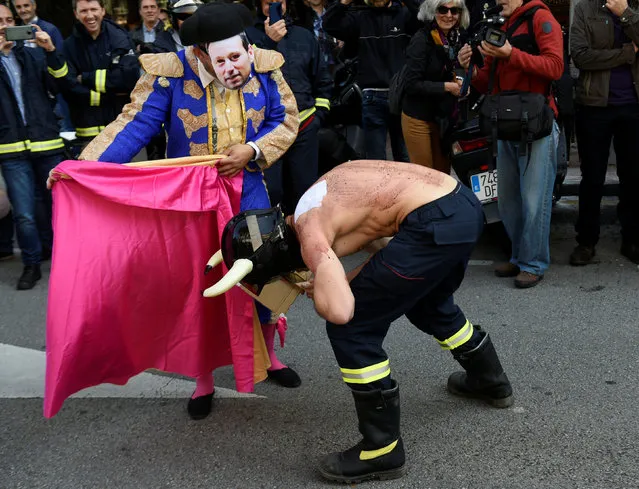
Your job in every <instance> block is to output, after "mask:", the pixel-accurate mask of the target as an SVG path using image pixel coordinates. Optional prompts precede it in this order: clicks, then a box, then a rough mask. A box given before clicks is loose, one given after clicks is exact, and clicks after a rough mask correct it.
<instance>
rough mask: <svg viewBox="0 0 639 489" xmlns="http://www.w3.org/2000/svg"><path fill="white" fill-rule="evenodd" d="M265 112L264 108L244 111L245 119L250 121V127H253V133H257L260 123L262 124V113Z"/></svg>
mask: <svg viewBox="0 0 639 489" xmlns="http://www.w3.org/2000/svg"><path fill="white" fill-rule="evenodd" d="M265 112H266V107H262V108H261V109H260V110H255V109H249V110H247V111H246V118H247V119H248V120H249V121H251V125H252V126H253V131H255V132H256V133H257V131H258V130H259V128H260V125H261V124H262V122H264V113H265Z"/></svg>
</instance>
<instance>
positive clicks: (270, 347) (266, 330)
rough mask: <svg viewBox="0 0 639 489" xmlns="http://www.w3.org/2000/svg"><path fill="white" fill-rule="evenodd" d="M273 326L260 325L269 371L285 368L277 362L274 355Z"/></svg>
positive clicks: (274, 327) (274, 326)
mask: <svg viewBox="0 0 639 489" xmlns="http://www.w3.org/2000/svg"><path fill="white" fill-rule="evenodd" d="M276 327H277V325H275V324H262V334H263V335H264V342H265V343H266V350H267V351H268V357H269V359H270V360H271V368H269V370H280V369H283V368H286V365H284V364H283V363H282V362H280V361H279V359H278V358H277V355H276V354H275V348H274V343H275V329H276Z"/></svg>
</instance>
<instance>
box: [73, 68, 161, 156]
mask: <svg viewBox="0 0 639 489" xmlns="http://www.w3.org/2000/svg"><path fill="white" fill-rule="evenodd" d="M155 80H156V77H155V76H153V75H149V74H148V73H145V74H143V75H142V77H140V79H139V80H138V83H137V84H136V85H135V88H134V89H133V91H132V92H131V102H129V103H128V104H126V105H125V106H124V108H123V109H122V113H121V114H120V115H119V116H118V117H117V119H116V120H114V121H113V122H112V123H111V124H109V125H108V126H106V127H105V128H104V129H103V130H102V132H101V133H100V134H98V135H97V136H96V137H95V138H93V140H92V141H91V142H90V143H89V144H88V145H87V147H86V148H84V151H82V154H81V155H80V156H79V159H81V160H89V161H100V157H101V156H102V155H103V154H104V152H105V151H106V150H107V149H108V147H109V146H111V144H113V141H114V140H115V137H116V136H117V135H118V134H119V133H120V132H122V131H123V130H124V128H125V127H126V126H127V125H128V124H129V123H130V122H131V121H132V120H133V119H134V118H135V116H136V115H137V114H138V112H140V111H141V110H142V106H143V105H144V104H145V103H146V101H147V99H148V98H149V96H150V95H151V94H152V93H153V84H154V83H155ZM141 149H142V148H138V149H137V151H136V154H137V153H138V152H139V151H140V150H141ZM118 163H120V162H118ZM122 163H127V162H122Z"/></svg>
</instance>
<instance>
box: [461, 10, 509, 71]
mask: <svg viewBox="0 0 639 489" xmlns="http://www.w3.org/2000/svg"><path fill="white" fill-rule="evenodd" d="M502 9H503V7H502V6H501V5H497V6H496V7H493V8H492V9H488V10H486V11H485V12H484V18H483V19H482V20H480V21H479V22H477V23H476V24H475V25H474V26H473V27H472V28H471V29H470V32H471V35H470V38H469V40H468V45H469V46H470V47H471V48H472V50H473V57H472V60H473V63H474V64H475V65H477V66H482V65H483V58H482V55H481V53H480V52H479V49H478V47H479V46H480V45H481V43H482V41H486V42H487V43H488V44H492V45H493V46H495V47H498V48H500V47H502V46H503V45H504V44H505V43H506V33H505V32H504V31H502V30H501V29H500V27H501V26H502V25H504V24H505V23H506V18H505V17H502V16H501V15H499V12H501V10H502Z"/></svg>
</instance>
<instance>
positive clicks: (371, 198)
mask: <svg viewBox="0 0 639 489" xmlns="http://www.w3.org/2000/svg"><path fill="white" fill-rule="evenodd" d="M456 186H457V181H456V180H455V179H454V178H452V177H450V176H448V175H446V174H444V173H441V172H438V171H434V170H431V169H429V168H426V167H422V166H419V165H413V164H407V163H398V162H392V161H391V162H389V161H376V160H359V161H351V162H349V163H345V164H343V165H340V166H338V167H336V168H335V169H333V170H331V171H330V172H328V173H326V174H325V175H324V176H323V177H322V178H321V179H319V180H318V181H317V182H316V183H315V184H314V185H313V186H312V187H311V188H310V189H309V190H308V191H307V193H306V194H305V196H304V197H302V199H301V200H300V204H298V207H297V210H296V212H295V219H294V221H295V225H294V227H295V230H296V232H297V234H298V238H299V240H300V242H301V244H302V246H303V247H304V246H305V244H306V245H308V243H309V242H310V241H314V242H322V241H324V242H325V243H327V244H328V245H329V246H330V247H331V248H332V249H333V251H334V253H335V254H336V255H337V256H338V257H342V256H346V255H350V254H352V253H355V252H357V251H359V250H361V249H362V248H364V247H365V246H367V245H368V244H369V243H371V242H372V241H374V240H376V239H378V238H382V237H390V236H393V235H395V234H396V233H397V230H398V228H399V225H400V223H401V222H402V221H403V220H404V218H405V217H406V216H407V215H408V214H410V213H411V212H412V211H413V210H415V209H417V208H418V207H421V206H422V205H425V204H428V203H429V202H432V201H434V200H436V199H438V198H440V197H443V196H444V195H447V194H449V193H450V192H452V191H453V190H454V189H455V187H456ZM309 195H310V196H311V198H310V199H309V198H305V197H307V196H309ZM318 235H323V236H324V238H325V240H321V239H318V237H319V236H318ZM311 268H312V267H311Z"/></svg>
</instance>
